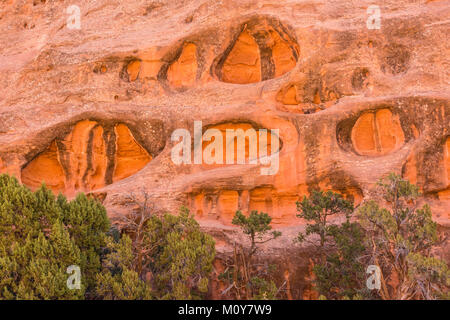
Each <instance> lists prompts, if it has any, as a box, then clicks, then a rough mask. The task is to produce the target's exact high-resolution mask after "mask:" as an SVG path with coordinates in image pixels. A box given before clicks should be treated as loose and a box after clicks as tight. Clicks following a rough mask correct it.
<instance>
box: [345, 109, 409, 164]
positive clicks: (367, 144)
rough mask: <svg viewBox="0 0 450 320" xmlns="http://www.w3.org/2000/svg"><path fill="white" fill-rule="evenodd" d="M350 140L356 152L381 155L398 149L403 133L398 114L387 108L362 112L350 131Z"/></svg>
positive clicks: (403, 139)
mask: <svg viewBox="0 0 450 320" xmlns="http://www.w3.org/2000/svg"><path fill="white" fill-rule="evenodd" d="M351 141H352V144H353V148H354V150H355V151H356V153H358V154H360V155H366V156H381V155H385V154H388V153H390V152H392V151H395V150H397V149H399V148H400V147H401V146H402V145H403V144H404V143H405V135H404V133H403V129H402V126H401V124H400V120H399V118H398V116H396V115H393V114H392V113H391V111H390V110H389V109H379V110H377V111H372V112H366V113H363V114H362V115H361V116H360V117H359V118H358V120H356V122H355V125H354V126H353V129H352V131H351Z"/></svg>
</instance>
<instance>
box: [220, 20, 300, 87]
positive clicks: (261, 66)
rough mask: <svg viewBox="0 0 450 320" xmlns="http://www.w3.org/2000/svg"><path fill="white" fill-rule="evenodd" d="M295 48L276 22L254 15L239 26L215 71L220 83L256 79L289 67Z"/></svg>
mask: <svg viewBox="0 0 450 320" xmlns="http://www.w3.org/2000/svg"><path fill="white" fill-rule="evenodd" d="M299 51H300V50H299V46H298V44H297V41H296V40H295V38H294V37H293V36H292V35H290V34H289V32H288V29H287V28H286V27H285V26H283V25H282V24H281V23H280V22H279V21H277V20H275V19H269V18H254V19H251V20H249V21H247V22H246V23H244V24H243V25H242V27H241V28H240V32H239V34H238V35H237V37H236V38H235V40H234V42H232V43H231V44H230V45H229V47H228V48H227V49H226V50H225V52H224V53H223V55H222V56H221V57H220V58H219V60H218V63H217V65H216V67H215V72H216V75H217V77H218V78H219V80H221V81H223V82H229V83H237V84H246V83H255V82H260V81H264V80H268V79H272V78H276V77H279V76H281V75H283V74H285V73H286V72H288V71H290V70H292V69H293V68H294V67H295V65H296V63H297V60H298V56H299Z"/></svg>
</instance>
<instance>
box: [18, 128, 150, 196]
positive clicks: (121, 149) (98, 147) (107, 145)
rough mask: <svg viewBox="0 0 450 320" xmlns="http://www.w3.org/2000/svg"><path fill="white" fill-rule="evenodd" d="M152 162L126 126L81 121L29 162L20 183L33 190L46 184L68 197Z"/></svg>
mask: <svg viewBox="0 0 450 320" xmlns="http://www.w3.org/2000/svg"><path fill="white" fill-rule="evenodd" d="M151 160H152V157H151V156H150V155H149V154H148V152H147V151H146V150H145V149H144V148H143V147H142V146H140V145H139V143H138V142H137V141H136V140H135V139H134V137H133V134H132V133H131V131H130V130H129V128H128V127H127V126H126V125H125V124H117V125H115V126H114V127H107V126H102V125H100V124H99V123H97V122H96V121H90V120H84V121H80V122H78V123H77V124H76V125H75V126H74V128H73V129H72V131H71V132H70V133H69V134H68V135H66V136H65V137H64V138H63V139H58V138H57V139H55V140H54V141H52V143H51V144H50V146H49V147H48V148H47V149H46V150H44V151H43V152H42V153H40V154H39V155H38V156H37V157H35V158H34V159H33V160H31V161H30V162H29V163H28V164H27V165H26V166H25V167H24V168H23V169H22V182H23V183H24V184H25V185H27V186H29V187H30V188H32V189H36V188H38V187H39V186H40V185H41V183H42V182H45V184H46V185H47V186H48V187H49V188H50V189H51V190H53V191H54V192H63V193H65V194H68V195H71V194H74V193H75V192H77V191H86V192H87V191H90V190H95V189H98V188H102V187H104V186H106V185H108V184H111V183H113V182H115V181H118V180H121V179H124V178H126V177H129V176H131V175H132V174H134V173H136V172H138V171H139V170H141V169H142V168H143V167H144V166H145V165H146V164H147V163H148V162H150V161H151Z"/></svg>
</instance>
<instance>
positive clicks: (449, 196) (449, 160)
mask: <svg viewBox="0 0 450 320" xmlns="http://www.w3.org/2000/svg"><path fill="white" fill-rule="evenodd" d="M444 167H445V172H446V175H447V177H446V178H447V179H446V182H447V189H446V190H443V191H441V192H439V199H440V200H450V137H448V138H447V140H446V141H445V143H444Z"/></svg>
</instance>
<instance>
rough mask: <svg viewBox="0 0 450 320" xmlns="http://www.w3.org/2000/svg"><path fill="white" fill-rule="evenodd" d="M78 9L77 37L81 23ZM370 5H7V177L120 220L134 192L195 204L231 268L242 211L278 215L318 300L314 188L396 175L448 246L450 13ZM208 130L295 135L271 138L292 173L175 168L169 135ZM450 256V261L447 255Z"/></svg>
mask: <svg viewBox="0 0 450 320" xmlns="http://www.w3.org/2000/svg"><path fill="white" fill-rule="evenodd" d="M73 4H75V5H78V6H79V7H80V11H81V17H80V22H81V28H80V29H79V30H77V29H69V28H67V25H66V20H67V18H68V17H69V14H67V13H66V10H67V8H68V7H69V6H70V5H73ZM372 4H374V3H373V1H366V0H362V1H344V0H339V1H337V0H331V1H329V0H327V1H325V0H315V1H303V0H283V1H274V0H253V1H247V0H239V1H237V0H236V1H234V0H189V1H187V0H177V1H169V0H159V1H148V0H146V1H144V0H136V1H115V0H108V1H106V0H98V1H77V2H76V3H73V2H72V1H66V0H64V1H61V0H58V1H56V0H4V1H1V2H0V30H1V33H0V71H1V74H2V77H0V172H8V173H11V174H14V175H15V176H16V177H17V178H18V179H19V180H21V181H22V182H23V183H24V184H26V185H28V186H29V187H31V188H36V187H38V186H39V185H40V183H41V182H42V181H45V182H46V184H47V185H48V186H49V187H50V188H52V189H53V190H54V191H55V192H58V191H60V192H63V193H65V194H66V195H67V196H69V197H72V196H73V195H74V194H75V193H76V192H77V191H83V192H90V193H91V194H92V195H94V196H97V197H98V198H99V199H100V200H102V201H103V203H104V205H105V206H106V207H107V208H108V211H109V214H110V215H111V218H112V219H116V218H117V216H118V215H121V214H126V213H127V212H129V211H130V210H132V209H133V208H132V206H131V205H130V204H129V203H128V202H127V197H126V195H127V194H128V193H130V192H134V193H135V194H136V195H139V194H140V193H141V192H142V191H146V192H148V193H149V194H150V196H151V198H152V199H153V200H154V203H155V205H156V207H157V209H158V210H161V211H163V210H168V211H171V212H176V211H177V210H178V208H179V207H180V205H182V204H185V205H187V206H188V207H189V208H190V209H191V212H192V213H194V214H195V215H196V217H197V219H198V220H199V221H200V224H201V225H202V227H203V228H204V229H205V230H206V231H207V232H209V233H210V234H212V235H213V236H214V237H215V239H216V243H217V250H218V252H219V258H220V257H223V256H224V255H226V254H227V253H229V252H230V250H231V249H232V243H233V242H234V241H240V242H242V241H243V236H242V235H241V234H239V233H237V232H236V228H234V227H233V226H232V225H231V219H232V216H233V214H234V212H235V211H236V210H238V209H239V210H242V211H243V212H249V211H250V210H261V211H264V212H267V213H269V214H270V215H271V216H272V217H273V225H274V227H275V228H276V229H279V230H280V231H282V232H283V236H282V237H280V238H279V239H277V240H276V241H273V242H270V243H268V244H267V245H265V247H264V248H263V257H264V256H266V257H267V259H270V260H272V259H275V260H276V261H277V262H278V263H279V265H280V270H281V271H280V279H281V280H283V279H285V280H287V281H289V283H290V287H291V291H292V296H293V297H294V298H301V297H303V298H308V297H310V296H311V294H310V289H309V288H308V281H309V272H310V257H311V255H312V254H314V252H312V251H311V248H307V247H298V246H296V245H294V244H293V241H292V239H293V237H294V236H295V235H296V233H297V232H298V231H300V230H303V228H304V221H302V220H300V219H298V218H296V216H295V213H296V206H295V202H296V201H297V200H298V199H301V198H302V197H303V196H304V195H308V194H309V192H311V190H313V189H314V188H322V189H330V190H334V191H337V192H340V193H342V194H343V195H344V196H345V197H347V198H350V199H353V200H354V201H355V203H356V204H359V203H361V202H362V201H364V200H365V199H369V198H372V197H376V196H377V194H376V193H375V192H374V189H373V187H374V184H375V183H376V181H377V180H378V179H379V178H381V177H382V176H383V175H385V174H387V173H389V172H392V171H394V172H396V173H399V174H402V175H403V176H404V177H406V178H408V179H410V180H411V181H412V182H413V183H416V184H417V185H418V186H419V187H420V188H421V190H422V192H423V195H424V196H423V199H422V201H426V202H428V203H429V204H430V205H431V207H432V210H433V217H434V219H435V220H436V221H437V222H438V223H439V225H440V228H441V230H442V232H444V233H448V227H449V218H450V105H449V98H450V96H449V92H450V91H449V72H450V71H449V70H450V58H449V57H450V48H449V44H448V41H446V39H447V38H448V32H449V21H448V17H449V16H450V5H449V4H450V3H449V1H444V0H441V1H427V0H417V1H409V0H408V1H406V0H385V1H381V2H380V3H379V5H380V9H381V28H380V29H379V30H376V29H375V30H370V29H368V28H367V26H366V21H367V19H368V15H367V13H366V9H367V7H368V6H369V5H372ZM194 121H202V124H203V127H204V129H206V128H215V129H218V130H219V131H220V132H222V133H224V132H226V130H227V129H239V128H240V129H244V130H246V129H248V128H255V129H260V128H262V129H279V135H278V136H273V135H271V136H270V137H271V138H270V141H269V144H270V143H271V142H272V143H273V141H274V140H273V139H279V141H278V145H279V170H278V172H277V173H276V174H274V175H261V174H260V172H261V171H260V169H261V167H264V164H260V163H259V162H258V163H257V164H248V162H249V161H250V158H251V157H249V152H250V151H249V149H248V146H247V147H244V148H246V149H245V154H246V156H245V159H246V161H247V163H246V164H237V165H231V164H223V165H214V164H204V163H203V164H183V165H176V164H174V163H173V161H172V160H171V150H172V148H173V147H174V145H176V144H177V141H172V140H171V134H172V132H173V131H174V130H176V129H180V128H184V129H187V130H189V131H190V133H191V136H192V137H193V136H194V132H193V131H194ZM235 143H237V142H232V147H233V148H236V150H237V149H238V148H239V146H237V145H236V144H235ZM207 147H208V143H205V142H204V143H203V148H207ZM241 147H242V146H241ZM440 251H441V255H443V256H444V258H446V259H447V260H449V250H448V242H446V243H445V244H444V247H443V248H440ZM219 265H220V263H219ZM219 269H220V266H218V267H217V270H219ZM211 295H212V297H219V296H218V289H217V290H213V292H212V293H211Z"/></svg>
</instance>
